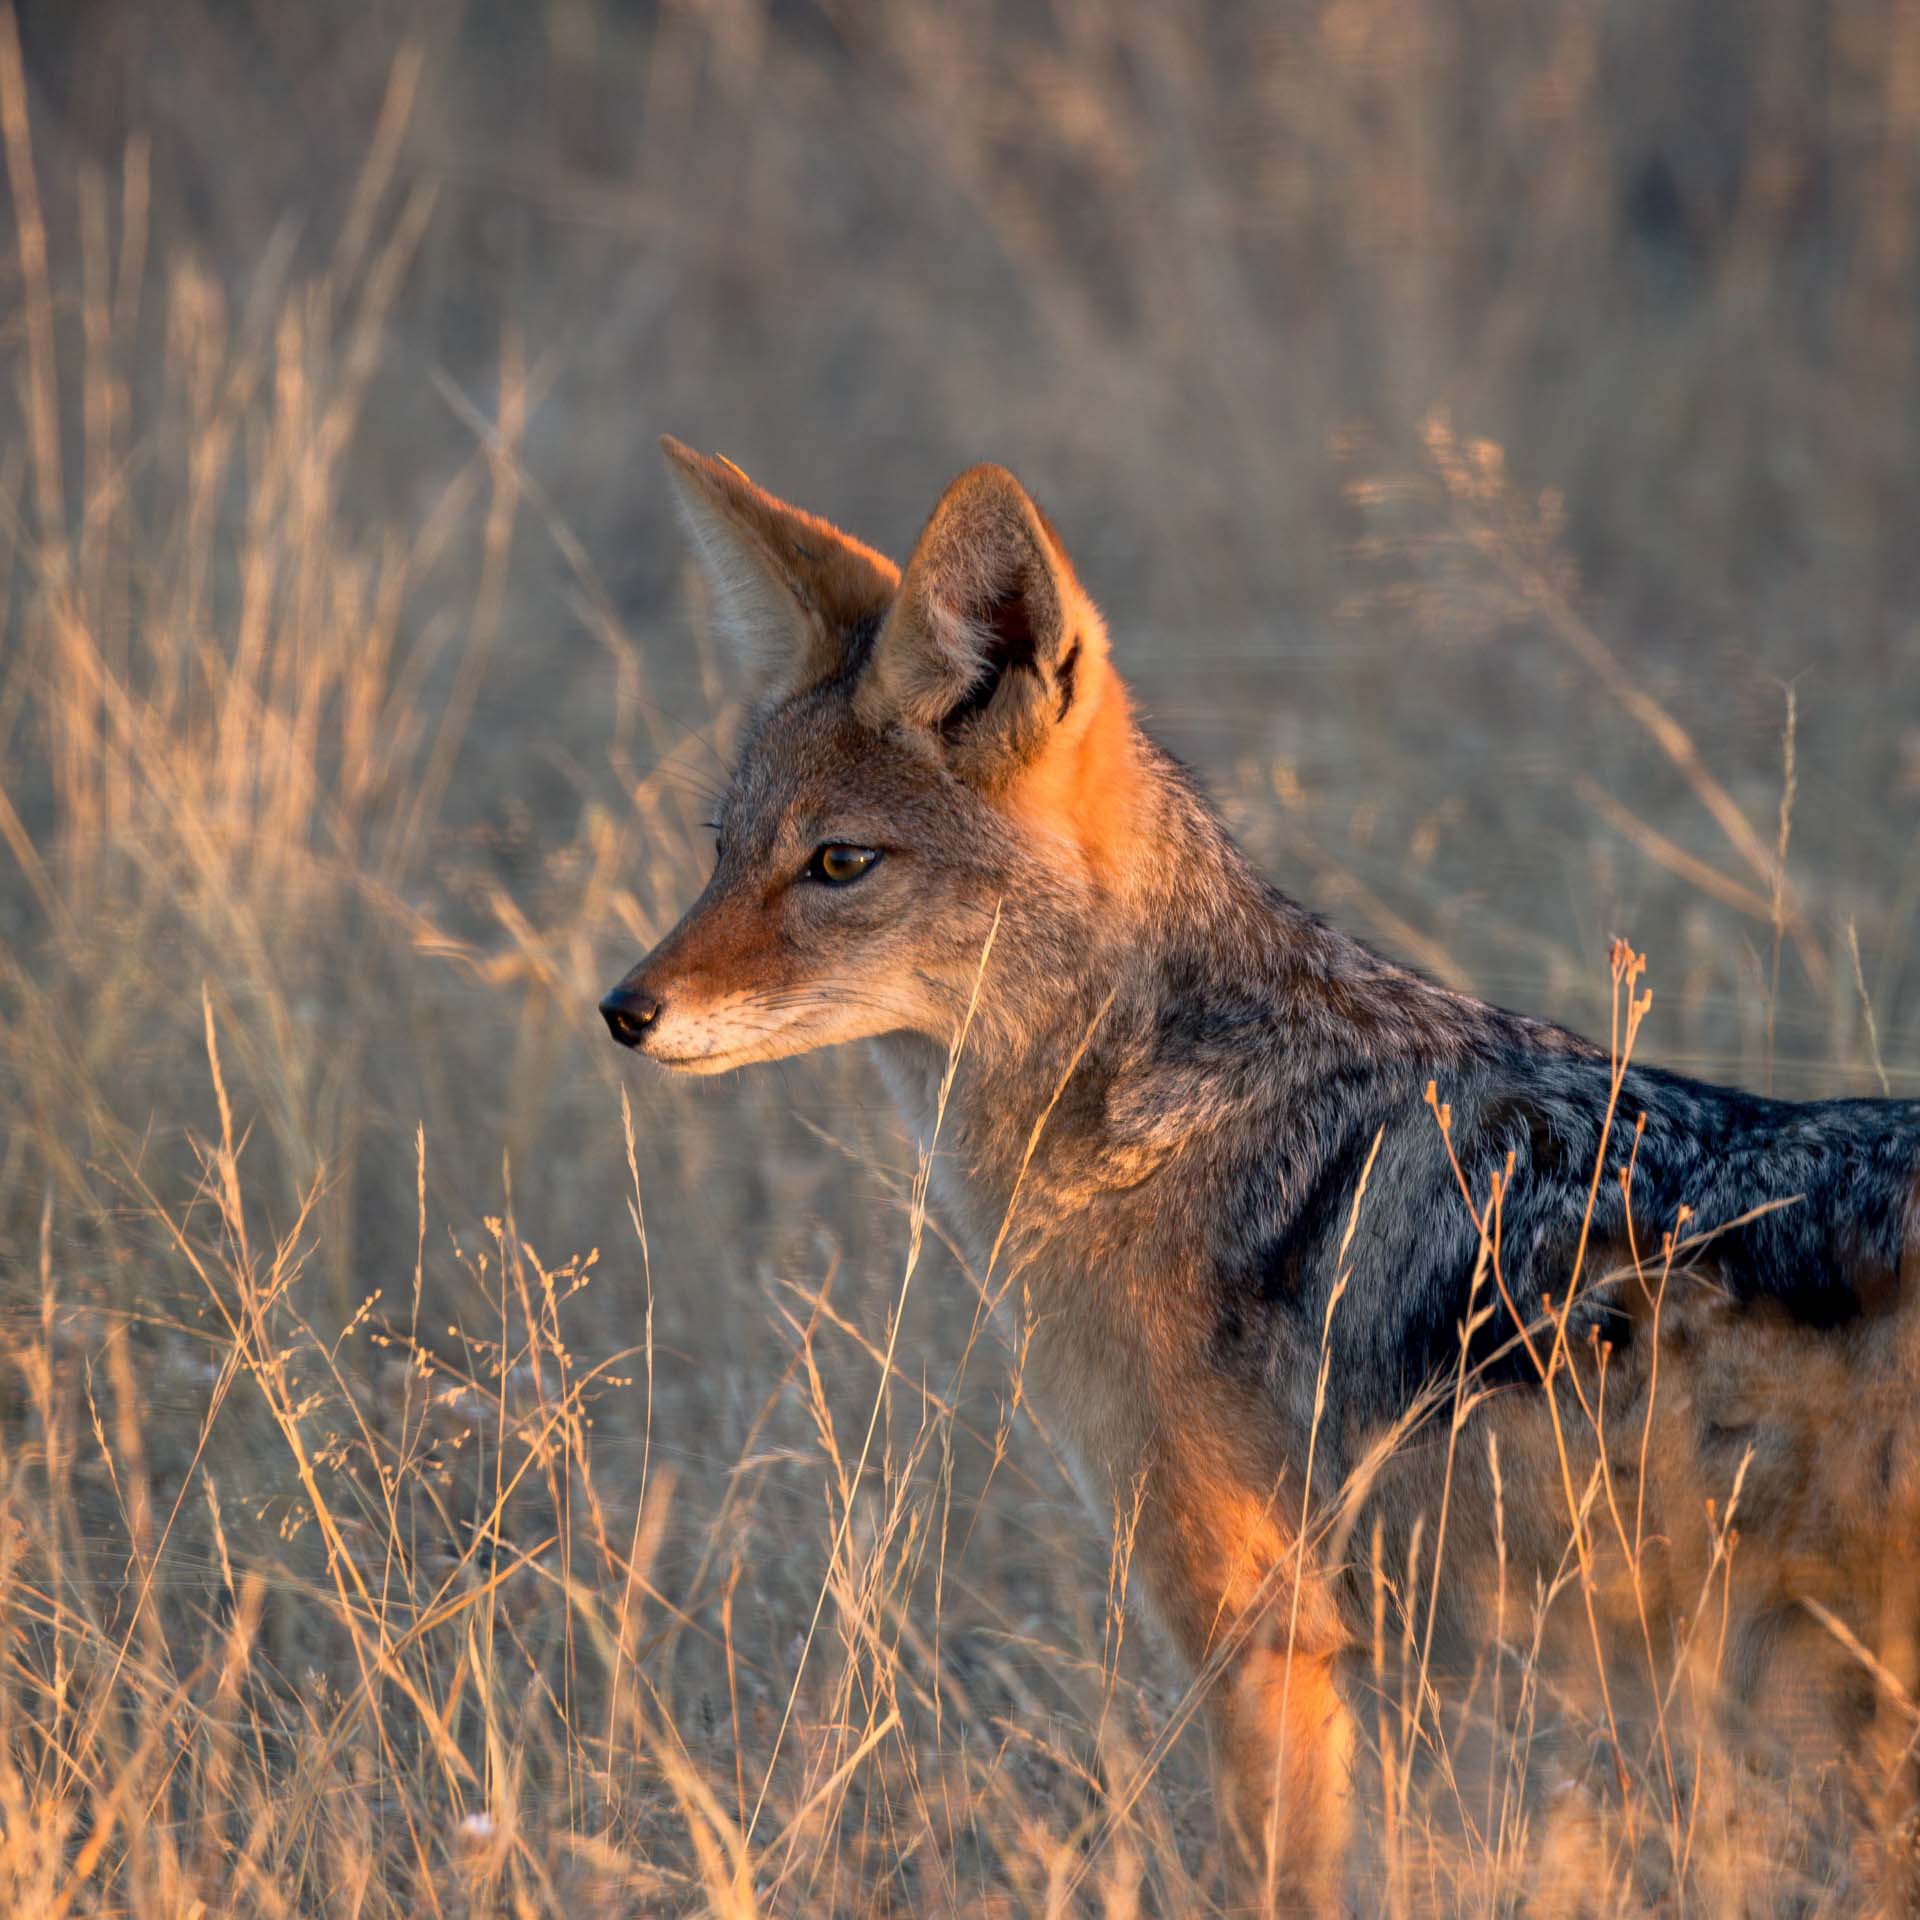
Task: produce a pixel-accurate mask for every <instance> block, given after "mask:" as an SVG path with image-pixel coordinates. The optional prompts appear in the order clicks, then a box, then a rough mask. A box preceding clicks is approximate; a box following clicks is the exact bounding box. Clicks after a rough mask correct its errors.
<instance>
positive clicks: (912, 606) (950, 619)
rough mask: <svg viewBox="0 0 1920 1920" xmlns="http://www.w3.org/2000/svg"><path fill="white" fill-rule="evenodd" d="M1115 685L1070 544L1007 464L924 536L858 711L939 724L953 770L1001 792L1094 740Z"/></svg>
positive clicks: (939, 510)
mask: <svg viewBox="0 0 1920 1920" xmlns="http://www.w3.org/2000/svg"><path fill="white" fill-rule="evenodd" d="M1112 680H1113V673H1112V669H1111V667H1109V665H1108V664H1107V636H1106V629H1105V627H1104V626H1103V625H1102V624H1101V620H1100V615H1099V612H1098V610H1097V609H1096V608H1095V606H1094V604H1093V602H1092V601H1091V600H1089V599H1088V598H1087V596H1086V594H1085V593H1084V592H1083V591H1082V589H1081V586H1080V583H1079V581H1078V580H1076V579H1075V578H1074V574H1073V568H1072V566H1071V564H1070V563H1069V562H1068V560H1067V556H1066V553H1065V551H1064V550H1063V549H1062V547H1061V545H1060V540H1059V536H1058V535H1057V534H1056V533H1055V532H1054V530H1053V528H1052V526H1051V525H1050V524H1049V523H1048V521H1047V518H1046V516H1045V515H1044V514H1043V513H1041V511H1040V509H1039V508H1038V507H1036V506H1035V505H1034V503H1033V502H1032V500H1031V499H1029V498H1028V497H1027V493H1026V491H1025V489H1024V488H1023V487H1022V486H1021V485H1020V483H1019V481H1017V480H1016V479H1015V478H1014V477H1013V475H1012V474H1010V473H1009V472H1007V470H1006V469H1005V468H1004V467H974V468H973V469H971V470H970V471H969V472H967V473H963V474H962V475H961V476H960V478H959V479H958V480H956V481H955V482H954V483H953V485H952V486H950V487H949V488H948V489H947V491H946V494H945V495H944V496H943V498H942V499H941V501H940V504H939V505H938V506H937V507H935V508H934V510H933V517H932V518H931V519H930V520H929V521H928V522H927V525H926V529H925V531H924V532H923V533H922V534H921V535H920V539H919V543H918V544H917V545H916V546H915V548H914V550H913V557H912V558H911V559H910V560H909V561H908V562H907V570H906V573H905V575H904V576H903V578H902V580H901V583H900V592H899V594H898V596H897V598H896V599H895V601H894V603H893V610H892V612H891V613H889V614H888V616H887V619H886V623H885V624H884V625H883V626H882V628H881V629H880V635H879V638H878V639H877V640H876V641H875V643H874V651H873V659H872V662H871V663H870V665H869V666H868V668H867V670H866V672H865V673H864V674H863V675H862V677H861V680H860V685H859V687H858V688H857V690H856V691H855V694H854V705H855V708H856V710H857V711H858V712H859V714H860V716H861V718H862V719H863V720H865V721H866V722H867V723H868V724H869V725H872V726H880V725H886V724H905V725H908V726H916V727H923V728H929V729H931V730H933V731H934V732H935V733H937V734H938V735H939V736H940V738H941V741H942V743H943V746H944V748H945V751H946V755H947V758H948V762H949V764H950V765H951V766H952V767H953V769H954V771H955V772H956V773H958V774H959V775H961V777H962V778H966V779H972V780H975V781H977V782H979V783H981V784H984V785H993V784H995V783H997V782H999V781H1001V780H1004V779H1007V778H1010V777H1012V775H1013V774H1014V773H1016V772H1018V771H1019V770H1020V769H1021V768H1022V767H1025V766H1028V765H1031V764H1032V763H1033V762H1034V761H1036V760H1038V759H1039V758H1040V757H1041V756H1042V755H1043V754H1045V753H1047V752H1048V751H1049V750H1051V749H1052V748H1054V747H1057V746H1060V745H1063V744H1068V743H1071V742H1072V741H1075V740H1077V739H1079V738H1081V737H1083V736H1084V735H1085V732H1086V729H1087V727H1088V726H1089V725H1090V724H1091V722H1092V718H1093V714H1094V712H1095V710H1096V709H1097V708H1098V706H1099V704H1100V702H1101V701H1102V699H1103V698H1106V697H1107V696H1108V695H1109V694H1110V692H1111V691H1112V684H1111V683H1112Z"/></svg>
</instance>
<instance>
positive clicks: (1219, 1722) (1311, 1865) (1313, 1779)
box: [1214, 1622, 1354, 1920]
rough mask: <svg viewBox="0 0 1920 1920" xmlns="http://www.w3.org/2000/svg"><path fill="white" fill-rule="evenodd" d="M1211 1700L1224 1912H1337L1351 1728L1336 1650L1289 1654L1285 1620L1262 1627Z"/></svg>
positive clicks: (1318, 1917)
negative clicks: (1225, 1877)
mask: <svg viewBox="0 0 1920 1920" xmlns="http://www.w3.org/2000/svg"><path fill="white" fill-rule="evenodd" d="M1216 1699H1217V1704H1216V1707H1215V1712H1214V1754H1215V1778H1216V1781H1217V1787H1218V1797H1219V1806H1220V1816H1221V1827H1222V1831H1223V1835H1224V1837H1225V1840H1226V1843H1227V1848H1228V1852H1229V1856H1230V1867H1229V1873H1230V1889H1231V1905H1230V1909H1229V1910H1230V1911H1232V1912H1234V1913H1247V1914H1262V1915H1265V1914H1288V1915H1292V1914H1302V1915H1311V1916H1313V1917H1314V1920H1323V1917H1324V1916H1330V1915H1334V1914H1338V1913H1339V1912H1340V1911H1341V1886H1342V1881H1343V1878H1344V1867H1345V1860H1346V1847H1347V1829H1348V1794H1349V1788H1350V1779H1351V1769H1352V1764H1353V1750H1354V1729H1353V1719H1352V1715H1351V1714H1350V1713H1349V1711H1348V1709H1347V1706H1346V1702H1345V1701H1344V1700H1343V1699H1342V1697H1341V1694H1340V1689H1339V1685H1338V1682H1337V1678H1336V1675H1335V1655H1334V1653H1333V1652H1331V1651H1328V1650H1323V1649H1316V1648H1310V1647H1308V1646H1305V1645H1302V1644H1300V1643H1299V1642H1298V1641H1296V1643H1295V1644H1294V1646H1293V1648H1292V1649H1291V1651H1289V1649H1288V1647H1287V1645H1286V1630H1285V1624H1284V1622H1279V1623H1274V1622H1268V1623H1263V1625H1262V1628H1261V1629H1260V1631H1259V1632H1258V1634H1257V1635H1256V1637H1255V1639H1254V1641H1253V1643H1252V1644H1251V1645H1250V1646H1249V1647H1248V1648H1247V1649H1246V1651H1245V1652H1244V1653H1243V1654H1242V1655H1241V1656H1240V1658H1239V1659H1238V1661H1237V1662H1236V1663H1235V1666H1234V1667H1233V1668H1232V1669H1231V1670H1230V1671H1229V1672H1228V1673H1227V1674H1226V1675H1225V1676H1224V1677H1223V1679H1222V1682H1221V1687H1220V1691H1219V1693H1218V1695H1217V1696H1216Z"/></svg>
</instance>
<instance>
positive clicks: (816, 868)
mask: <svg viewBox="0 0 1920 1920" xmlns="http://www.w3.org/2000/svg"><path fill="white" fill-rule="evenodd" d="M879 858H880V853H879V850H878V849H877V848H875V847H843V846H840V845H838V844H836V843H833V842H829V843H828V844H827V845H826V846H824V847H815V848H814V850H813V858H812V859H811V860H809V861H808V862H807V878H808V879H809V880H822V881H824V882H825V883H826V884H827V885H828V886H830V887H850V886H852V884H853V883H854V882H855V881H856V880H858V879H859V878H860V876H861V875H862V874H863V873H866V872H868V871H869V870H870V869H871V868H872V866H873V863H874V862H875V861H876V860H878V859H879Z"/></svg>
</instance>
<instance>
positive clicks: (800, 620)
mask: <svg viewBox="0 0 1920 1920" xmlns="http://www.w3.org/2000/svg"><path fill="white" fill-rule="evenodd" d="M660 451H661V452H662V453H663V454H665V455H666V459H667V475H668V477H669V478H670V479H671V480H672V482H673V490H674V494H675V496H676V498H677V500H678V503H679V507H680V519H681V522H682V524H683V525H684V526H685V527H686V529H687V533H688V536H689V538H690V539H691V540H692V542H693V549H694V553H695V554H696V556H697V557H698V559H699V561H700V567H701V571H702V572H703V573H704V574H705V575H706V579H707V584H708V586H709V587H710V588H711V590H712V593H713V601H714V613H715V617H716V619H717V621H718V623H719V626H720V628H721V631H722V632H723V633H724V634H725V635H726V637H727V639H728V641H729V642H730V643H731V644H732V646H733V647H734V650H735V651H736V652H737V653H738V654H739V655H740V657H741V658H742V660H743V661H744V662H745V664H746V668H747V671H748V673H749V674H750V676H751V677H752V681H753V690H754V693H755V695H756V696H757V697H758V698H760V699H763V700H765V699H777V698H779V697H781V696H783V695H785V694H789V693H798V692H799V691H800V690H801V689H802V688H803V687H810V686H816V685H818V684H819V682H821V681H822V680H826V679H829V678H831V676H832V675H834V674H835V673H838V672H839V671H840V669H841V668H842V666H844V665H845V664H846V661H847V659H848V658H849V654H850V648H851V645H852V641H853V637H854V636H855V635H856V634H857V633H859V632H860V631H861V629H862V628H863V627H865V626H866V625H867V624H868V623H870V622H871V621H872V620H873V619H874V618H875V617H876V616H877V615H878V614H879V613H880V612H881V611H882V610H883V609H884V608H885V607H886V606H887V604H888V602H889V601H891V600H892V598H893V595H894V589H895V588H896V587H897V586H898V585H899V584H900V570H899V568H897V567H896V566H895V565H894V564H893V562H892V561H891V560H889V559H887V558H886V557H885V556H884V555H883V554H878V553H875V552H874V550H873V549H872V548H871V547H867V546H863V545H862V544H861V543H860V542H859V541H858V540H855V539H854V538H853V537H852V536H851V535H849V534H844V533H842V532H841V531H840V529H839V528H838V527H836V526H834V525H832V524H831V523H830V522H828V521H825V520H822V519H821V518H820V517H819V516H818V515H817V514H811V513H802V512H801V510H800V509H799V508H798V507H790V506H788V505H787V503H786V502H785V501H784V500H776V499H775V498H774V497H773V495H772V494H770V493H768V492H767V491H766V490H765V489H764V488H762V487H756V486H755V485H754V484H753V482H752V481H751V480H749V479H748V478H747V476H746V475H745V474H744V473H742V472H741V471H740V469H739V468H738V467H736V466H735V465H734V464H733V462H732V461H731V460H723V459H718V458H716V457H714V456H713V455H711V454H704V453H695V452H694V450H693V449H692V448H691V447H687V446H682V445H681V443H680V442H679V441H678V440H676V439H674V438H673V437H672V435H670V434H667V435H663V436H662V437H661V441H660Z"/></svg>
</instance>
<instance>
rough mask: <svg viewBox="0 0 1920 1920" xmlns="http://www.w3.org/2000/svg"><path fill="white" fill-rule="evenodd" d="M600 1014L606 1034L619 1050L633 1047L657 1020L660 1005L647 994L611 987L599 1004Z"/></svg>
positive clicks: (630, 989)
mask: <svg viewBox="0 0 1920 1920" xmlns="http://www.w3.org/2000/svg"><path fill="white" fill-rule="evenodd" d="M600 1013H601V1017H602V1018H603V1019H604V1020H605V1021H606V1023H607V1031H608V1032H609V1033H610V1034H612V1035H613V1037H614V1038H615V1039H616V1040H618V1041H619V1042H620V1044H621V1045H622V1046H623V1047H637V1046H638V1045H639V1044H640V1042H641V1041H642V1040H644V1039H645V1038H646V1037H647V1029H648V1028H649V1027H650V1026H652V1025H653V1023H654V1022H655V1021H656V1020H658V1019H659V1018H660V1002H659V1001H658V1000H656V999H655V998H654V997H653V995H652V994H650V993H640V992H637V991H636V990H635V989H634V988H632V987H624V986H623V987H615V988H614V990H613V991H612V992H611V993H610V994H608V995H607V997H606V998H605V999H604V1000H602V1001H601V1002H600Z"/></svg>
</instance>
